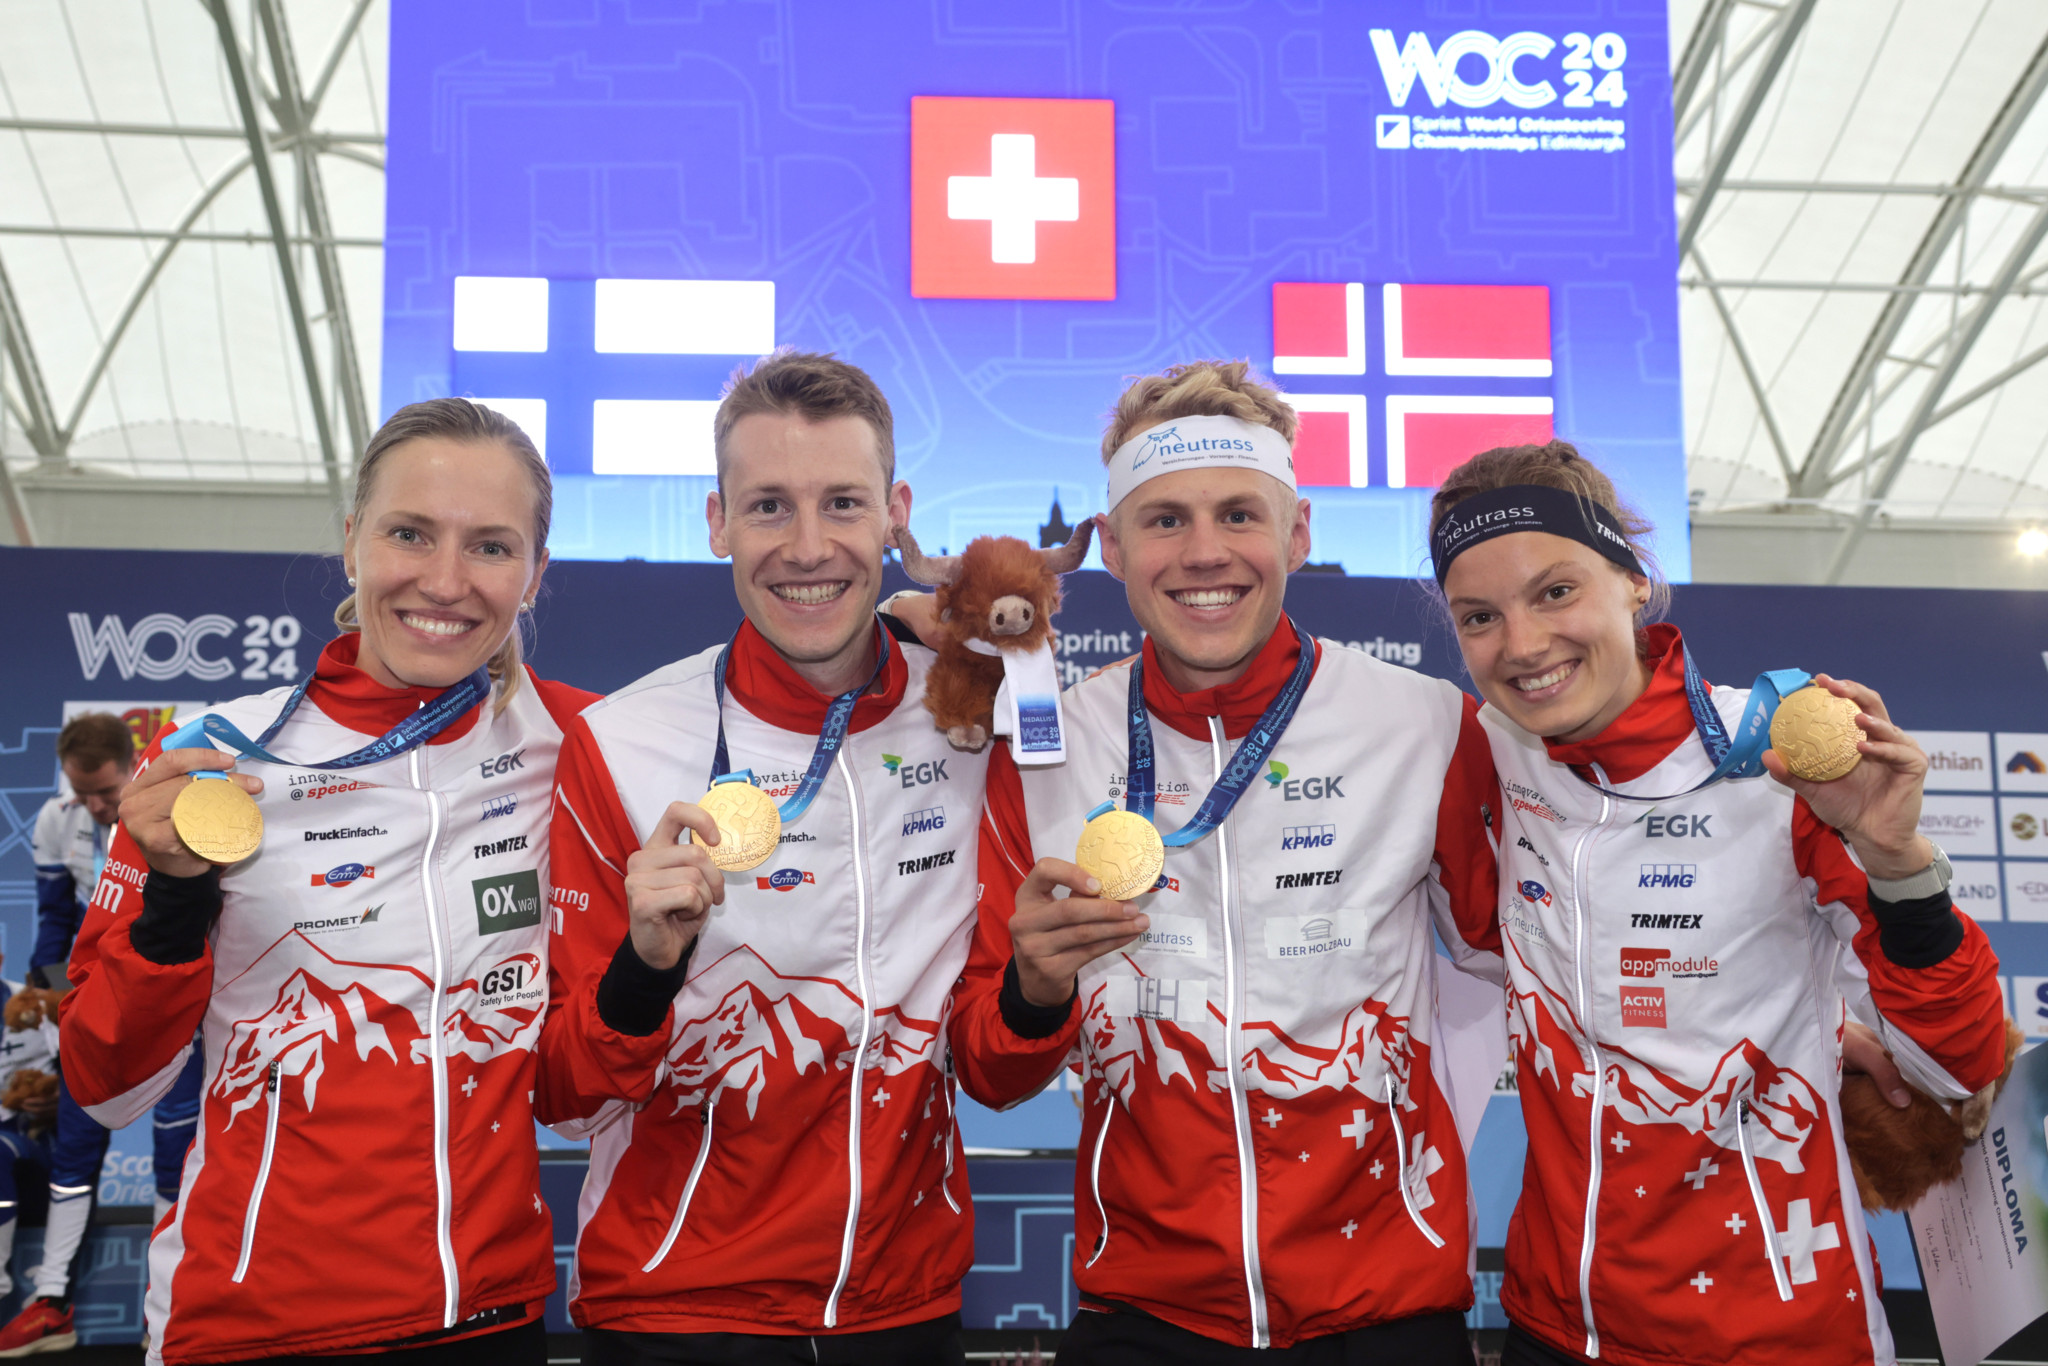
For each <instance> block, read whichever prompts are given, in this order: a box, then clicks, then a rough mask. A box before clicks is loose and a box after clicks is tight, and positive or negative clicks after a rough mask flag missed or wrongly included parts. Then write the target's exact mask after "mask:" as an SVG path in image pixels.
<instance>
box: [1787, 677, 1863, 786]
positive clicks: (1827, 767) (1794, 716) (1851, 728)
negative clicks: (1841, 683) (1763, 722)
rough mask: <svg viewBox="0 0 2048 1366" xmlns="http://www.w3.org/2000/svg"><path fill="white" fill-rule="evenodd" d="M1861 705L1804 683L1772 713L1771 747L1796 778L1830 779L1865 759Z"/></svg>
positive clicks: (1821, 780) (1844, 773)
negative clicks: (1861, 745) (1858, 746)
mask: <svg viewBox="0 0 2048 1366" xmlns="http://www.w3.org/2000/svg"><path fill="white" fill-rule="evenodd" d="M1860 710H1861V709H1860V708H1859V707H1857V705H1856V704H1855V703H1854V702H1851V701H1850V700H1849V699H1848V698H1846V697H1837V696H1835V695H1834V694H1833V693H1831V692H1829V691H1828V690H1827V689H1826V688H1819V687H1811V686H1809V687H1804V688H1801V689H1800V690H1799V691H1797V692H1795V693H1793V694H1792V695H1791V696H1790V697H1788V698H1786V699H1785V700H1784V701H1782V702H1780V703H1779V704H1778V710H1777V711H1776V712H1775V713H1774V714H1773V715H1772V716H1771V748H1772V749H1775V750H1776V751H1778V757H1779V758H1780V759H1783V760H1784V761H1785V767H1786V768H1788V769H1790V770H1791V772H1792V776H1793V777H1795V778H1804V779H1805V780H1806V781H1807V782H1810V783H1830V782H1833V781H1834V780H1835V779H1837V778H1841V777H1845V776H1847V775H1848V773H1849V771H1850V770H1851V769H1853V768H1855V767H1856V765H1857V764H1859V763H1861V762H1862V761H1863V756H1862V755H1861V754H1859V753H1858V752H1857V750H1856V742H1857V741H1858V740H1861V739H1862V738H1863V731H1862V729H1861V728H1860V727H1859V726H1857V724H1856V717H1857V714H1858V712H1859V711H1860Z"/></svg>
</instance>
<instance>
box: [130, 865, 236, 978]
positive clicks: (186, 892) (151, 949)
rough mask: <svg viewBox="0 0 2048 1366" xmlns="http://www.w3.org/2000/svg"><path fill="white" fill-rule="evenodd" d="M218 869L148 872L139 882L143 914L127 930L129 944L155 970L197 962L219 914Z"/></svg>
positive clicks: (204, 950) (220, 896) (153, 870)
mask: <svg viewBox="0 0 2048 1366" xmlns="http://www.w3.org/2000/svg"><path fill="white" fill-rule="evenodd" d="M223 899H224V898H223V897H222V894H221V890H220V869H218V868H209V869H207V870H206V871H205V872H203V873H201V874H200V875H199V876H197V877H172V876H171V875H170V874H168V873H159V872H157V871H156V870H155V869H151V870H150V872H149V876H147V877H145V878H144V879H143V880H142V913H141V914H140V915H138V916H136V917H135V923H134V924H132V925H130V926H129V927H128V942H129V943H131V944H133V945H134V946H135V951H136V952H137V953H139V954H141V955H142V956H143V957H144V958H146V959H148V960H149V961H150V962H152V963H155V964H156V965H157V966H158V967H165V968H168V967H175V966H176V965H178V964H180V963H191V962H196V961H197V960H198V958H199V956H200V955H201V954H203V953H205V952H206V936H207V932H208V931H210V930H212V929H213V921H214V917H216V916H218V915H219V914H220V906H221V901H222V900H223Z"/></svg>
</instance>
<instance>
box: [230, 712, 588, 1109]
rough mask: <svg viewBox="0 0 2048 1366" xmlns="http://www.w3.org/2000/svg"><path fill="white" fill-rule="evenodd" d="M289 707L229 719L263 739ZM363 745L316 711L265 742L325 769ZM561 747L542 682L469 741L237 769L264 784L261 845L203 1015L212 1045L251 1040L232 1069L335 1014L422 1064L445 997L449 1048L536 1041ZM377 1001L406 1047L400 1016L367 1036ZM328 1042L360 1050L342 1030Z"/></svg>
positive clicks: (479, 1049) (233, 900) (236, 899)
mask: <svg viewBox="0 0 2048 1366" xmlns="http://www.w3.org/2000/svg"><path fill="white" fill-rule="evenodd" d="M284 697H285V693H284V691H282V690H280V691H277V692H273V693H268V694H264V695H262V696H260V697H252V698H243V699H240V700H238V701H236V702H232V703H229V704H227V705H226V706H223V707H220V708H218V709H217V710H218V711H219V712H220V713H221V714H222V715H223V716H226V717H227V718H228V719H230V720H232V721H234V722H235V723H236V724H237V725H238V726H240V727H241V728H242V730H243V731H244V732H245V733H247V734H250V735H255V734H257V733H259V732H260V731H261V730H262V729H263V728H264V727H265V726H267V725H268V724H269V723H270V721H271V720H272V719H273V718H274V717H275V716H276V714H277V711H278V708H279V707H280V706H281V705H282V703H283V701H284ZM368 742H369V741H368V737H366V736H364V735H363V734H361V733H360V732H357V731H353V730H349V729H348V728H346V727H344V726H341V725H339V724H337V723H335V722H333V721H331V720H329V719H328V718H327V717H325V716H323V715H321V714H320V713H319V711H318V710H317V708H315V707H314V705H313V704H312V703H310V702H307V703H305V704H302V705H301V706H300V708H299V710H298V711H297V713H295V714H294V716H293V717H292V719H291V721H290V722H289V723H287V725H286V727H285V729H284V730H283V732H281V733H280V734H279V736H278V737H277V739H276V740H275V741H274V742H273V743H272V744H271V745H270V746H269V748H270V749H271V751H272V752H273V753H276V754H278V755H279V756H280V757H282V758H286V759H292V760H297V759H306V760H313V759H324V758H331V757H335V756H338V755H343V754H347V753H350V752H351V751H354V750H357V749H360V748H362V746H364V745H365V744H367V743H368ZM560 745H561V732H560V730H559V729H558V728H557V727H556V726H555V723H554V721H553V718H552V717H550V716H549V715H548V714H547V710H546V708H545V707H544V706H543V704H542V703H541V701H540V699H539V698H538V697H537V696H536V695H535V694H534V690H533V689H532V688H531V687H530V686H529V687H524V688H521V689H520V691H519V692H518V693H517V694H516V695H515V696H514V698H513V700H512V702H511V703H510V704H509V705H508V706H507V708H506V709H505V711H504V712H503V713H502V714H499V715H497V716H493V715H492V714H491V709H490V707H489V704H486V705H485V708H484V712H483V715H482V716H481V717H480V718H479V719H478V721H477V723H476V725H474V726H473V727H472V728H471V729H470V730H469V732H468V733H467V734H465V735H463V736H461V737H459V738H458V739H455V740H451V741H449V742H447V743H445V744H440V745H423V746H421V747H420V748H419V749H417V750H415V751H413V752H412V753H411V754H407V755H402V756H400V757H398V758H396V759H391V760H386V761H385V762H383V763H380V764H374V765H369V766H366V767H363V768H358V769H348V770H317V769H314V770H309V769H301V768H296V767H293V768H285V767H279V766H276V765H270V764H263V763H257V762H253V761H250V760H246V759H245V760H241V761H240V762H239V763H238V765H237V767H238V768H239V769H240V770H241V771H244V772H248V773H252V774H255V775H256V776H258V777H261V778H262V779H263V781H264V790H263V792H262V793H261V794H260V796H259V797H258V798H257V801H258V804H259V806H260V807H261V809H262V812H263V820H264V839H263V847H262V849H261V850H260V851H259V852H258V853H257V854H256V855H255V856H254V857H252V858H250V859H248V860H246V861H244V862H242V863H240V864H237V865H235V866H234V867H233V868H232V869H230V870H229V871H228V873H227V874H226V875H225V876H224V877H223V879H222V888H223V891H224V892H225V893H226V904H225V905H224V907H223V908H222V911H221V916H220V920H219V922H218V924H217V926H216V928H215V932H214V940H213V953H214V973H215V980H216V981H217V982H219V983H221V984H222V986H221V988H220V990H219V992H218V994H216V996H215V998H214V1005H213V1008H212V1011H211V1012H210V1016H209V1021H208V1032H209V1034H211V1033H212V1032H213V1031H214V1029H215V1028H216V1027H217V1026H218V1027H219V1028H222V1029H226V1030H231V1031H232V1032H233V1034H234V1039H233V1041H232V1043H231V1046H233V1047H238V1048H242V1049H244V1050H246V1049H247V1048H248V1047H249V1044H250V1042H251V1041H253V1042H254V1043H255V1045H256V1047H255V1053H254V1054H253V1055H248V1056H238V1057H237V1058H236V1059H235V1060H234V1061H233V1065H234V1066H235V1067H236V1068H237V1069H242V1068H244V1067H245V1065H246V1064H247V1063H248V1062H250V1061H254V1060H258V1059H259V1058H260V1059H262V1060H266V1061H267V1060H268V1059H269V1057H270V1055H273V1054H275V1053H276V1052H277V1051H278V1049H282V1048H289V1047H290V1044H289V1043H288V1041H287V1036H289V1038H307V1037H310V1036H311V1035H310V1032H309V1022H317V1021H320V1020H328V1021H333V1020H334V1017H335V1016H336V1015H337V1014H339V1015H347V1016H349V1017H350V1019H351V1020H352V1021H353V1022H354V1024H355V1029H356V1034H357V1038H356V1040H355V1043H356V1044H357V1045H358V1049H357V1051H362V1050H363V1049H367V1048H370V1047H372V1046H373V1045H372V1044H371V1043H370V1042H369V1041H370V1040H373V1039H374V1040H376V1041H377V1042H376V1044H375V1046H376V1047H378V1048H379V1049H381V1050H382V1051H387V1052H390V1053H392V1054H393V1055H394V1057H395V1058H396V1059H397V1060H398V1061H401V1062H402V1061H406V1060H408V1058H407V1054H408V1052H409V1053H410V1060H411V1061H415V1062H423V1061H425V1060H426V1057H427V1054H428V1051H429V1050H428V1049H427V1041H428V1039H429V1037H430V1034H431V1025H430V1020H431V1018H432V1012H431V1010H430V1006H431V1003H432V998H433V996H434V994H435V991H436V989H437V986H438V988H439V989H440V990H441V991H443V992H444V993H445V994H446V1010H445V1011H444V1012H443V1018H444V1022H445V1023H444V1028H443V1032H444V1035H445V1036H446V1047H445V1048H444V1050H443V1051H444V1053H450V1054H452V1053H464V1054H467V1055H468V1056H470V1057H471V1058H472V1059H474V1060H475V1061H478V1062H482V1061H486V1060H488V1059H489V1058H491V1057H494V1056H496V1055H497V1054H499V1053H501V1052H505V1051H508V1050H510V1049H513V1048H520V1049H524V1048H528V1047H530V1046H531V1044H532V1041H533V1036H534V1035H535V1034H536V1033H537V1031H538V1028H539V1018H540V1006H541V1005H542V1004H543V1002H544V1001H545V997H546V976H547V974H546V970H545V969H546V959H545V957H544V956H543V955H544V953H545V949H546V938H547V915H546V907H547V895H548V882H547V878H548V870H547V830H548V819H549V812H550V795H551V794H550V789H551V787H552V784H553V778H554V771H555V759H556V755H557V753H558V752H559V750H560ZM486 986H488V987H489V988H490V989H489V990H488V991H486V990H484V988H485V987H486ZM372 996H373V997H375V998H376V999H377V1000H379V1001H382V1002H385V1003H388V1004H389V1005H391V1006H393V1007H397V1008H398V1009H399V1010H401V1011H403V1012H405V1013H406V1014H409V1015H410V1016H411V1017H412V1025H411V1028H412V1031H413V1032H412V1033H411V1035H410V1038H409V1040H408V1041H407V1042H406V1047H404V1048H401V1047H400V1040H398V1039H397V1038H394V1037H390V1035H391V1033H392V1031H391V1029H390V1027H389V1025H388V1023H387V1024H385V1025H383V1026H380V1028H381V1029H382V1033H378V1032H377V1031H376V1030H368V1029H364V1028H363V1027H362V1022H363V1021H364V1020H366V1019H368V1018H369V1016H366V1015H365V1014H364V1007H363V1002H364V1001H365V1000H366V999H367V998H368V997H372ZM259 997H260V998H262V999H258V998H259ZM508 1012H516V1013H508ZM373 1013H374V1012H373ZM324 1032H325V1033H326V1035H327V1036H328V1038H329V1039H330V1040H332V1041H337V1042H340V1043H346V1042H347V1041H346V1040H343V1039H342V1034H343V1032H344V1031H343V1030H342V1029H341V1026H340V1025H339V1023H334V1024H333V1026H332V1027H330V1028H326V1029H325V1030H324ZM266 1040H269V1041H270V1042H265V1041H266ZM272 1044H274V1045H275V1047H273V1046H272ZM366 1056H367V1054H366ZM292 1070H293V1071H296V1070H298V1069H297V1067H296V1066H294V1067H293V1068H292Z"/></svg>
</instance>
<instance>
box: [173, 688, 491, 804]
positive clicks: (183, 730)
mask: <svg viewBox="0 0 2048 1366" xmlns="http://www.w3.org/2000/svg"><path fill="white" fill-rule="evenodd" d="M312 684H313V675H311V674H308V675H306V677H305V678H303V679H301V680H300V681H299V685H298V686H297V687H296V688H293V689H292V695H291V696H290V697H287V698H286V699H285V700H284V710H282V711H280V712H279V713H278V714H277V719H276V720H275V721H272V722H271V723H270V725H269V726H268V727H267V728H265V730H264V732H263V734H261V735H259V736H257V737H256V738H255V739H254V740H251V739H250V738H249V737H248V736H247V735H244V734H243V733H242V729H241V727H239V726H237V725H236V724H235V723H234V722H232V721H230V720H228V719H227V718H226V717H225V716H221V715H219V714H218V713H215V712H208V713H207V714H206V715H204V716H201V717H198V718H196V719H194V720H191V721H187V722H186V723H185V724H184V725H182V726H180V727H178V728H177V729H176V730H174V731H172V732H171V733H170V735H169V736H168V737H166V738H165V740H164V744H163V747H164V748H165V749H207V748H210V746H208V745H207V743H206V742H207V740H209V739H212V740H216V741H219V742H220V744H221V745H222V746H223V747H225V748H227V749H230V750H233V751H234V752H235V753H237V754H239V755H241V756H242V757H243V758H245V759H257V760H260V761H262V762H263V763H266V764H278V765H281V766H282V767H285V768H308V769H325V768H363V767H366V766H367V765H370V764H381V763H383V762H384V761H385V760H386V759H396V758H397V757H398V756H399V755H401V754H408V753H410V752H411V751H413V750H416V749H418V748H419V747H420V746H421V745H424V744H425V743H427V741H429V740H431V739H433V738H434V737H435V736H436V735H439V734H440V733H441V732H442V731H444V730H446V729H448V727H449V726H451V725H453V724H454V723H455V722H456V721H458V720H460V719H461V718H462V717H463V716H464V715H466V714H467V713H468V711H469V709H470V708H471V707H474V706H475V705H476V704H477V703H479V702H481V701H483V700H484V699H485V698H486V697H488V696H490V693H491V675H490V672H489V671H488V670H486V669H478V670H477V671H476V672H475V673H473V674H471V675H470V676H469V677H467V678H465V679H463V680H462V681H461V682H460V683H457V684H456V685H455V686H454V687H452V688H448V689H445V690H444V691H442V692H440V693H438V694H436V695H435V697H434V700H433V701H431V702H428V703H427V704H426V705H425V706H423V707H421V708H420V709H419V710H418V711H415V712H414V713H413V714H412V715H410V716H408V717H406V718H405V719H404V720H403V721H400V722H399V723H398V724H397V725H395V726H393V727H392V728H391V729H390V730H387V731H385V732H384V733H383V734H382V735H380V736H378V737H377V738H376V739H375V740H372V741H371V742H370V743H369V744H367V745H364V746H363V747H362V748H361V749H359V750H356V751H355V752H353V753H351V754H344V755H342V756H341V757H340V758H338V759H329V760H327V761H325V762H324V763H317V764H301V763H295V762H294V761H292V760H290V759H280V758H278V757H277V756H276V755H275V754H272V753H271V752H270V751H269V750H267V749H265V748H264V746H265V745H268V744H269V743H270V742H271V741H272V740H274V739H276V738H277V733H278V732H279V731H281V730H283V729H284V723H285V722H286V721H288V720H290V719H291V715H292V713H293V712H295V711H297V710H298V709H299V703H301V702H303V701H305V700H306V689H307V688H309V687H311V686H312ZM191 776H193V777H194V778H225V777H227V776H228V775H227V774H226V773H224V772H222V771H220V770H218V769H204V770H201V771H199V772H196V773H194V774H192V775H191Z"/></svg>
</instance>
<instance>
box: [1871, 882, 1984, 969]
mask: <svg viewBox="0 0 2048 1366" xmlns="http://www.w3.org/2000/svg"><path fill="white" fill-rule="evenodd" d="M1870 914H1871V915H1872V916H1874V917H1875V918H1876V920H1877V943H1878V947H1879V948H1881V949H1883V950H1884V956H1885V957H1886V958H1889V959H1891V961H1892V962H1894V963H1896V964H1898V965H1899V966H1900V967H1902V968H1931V967H1933V966H1934V965H1935V964H1936V963H1939V962H1940V961H1941V960H1942V959H1944V958H1946V957H1948V956H1949V955H1950V954H1952V953H1954V952H1955V951H1956V950H1957V949H1959V948H1961V947H1962V946H1963V918H1962V917H1961V916H1960V915H1958V914H1956V908H1955V903H1954V902H1953V901H1951V900H1949V895H1948V893H1947V892H1946V891H1941V892H1936V893H1935V894H1934V895H1933V896H1923V897H1915V898H1914V899H1913V900H1911V901H1886V900H1885V899H1884V898H1883V897H1881V896H1879V895H1877V894H1876V893H1875V892H1873V893H1871V896H1870Z"/></svg>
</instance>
